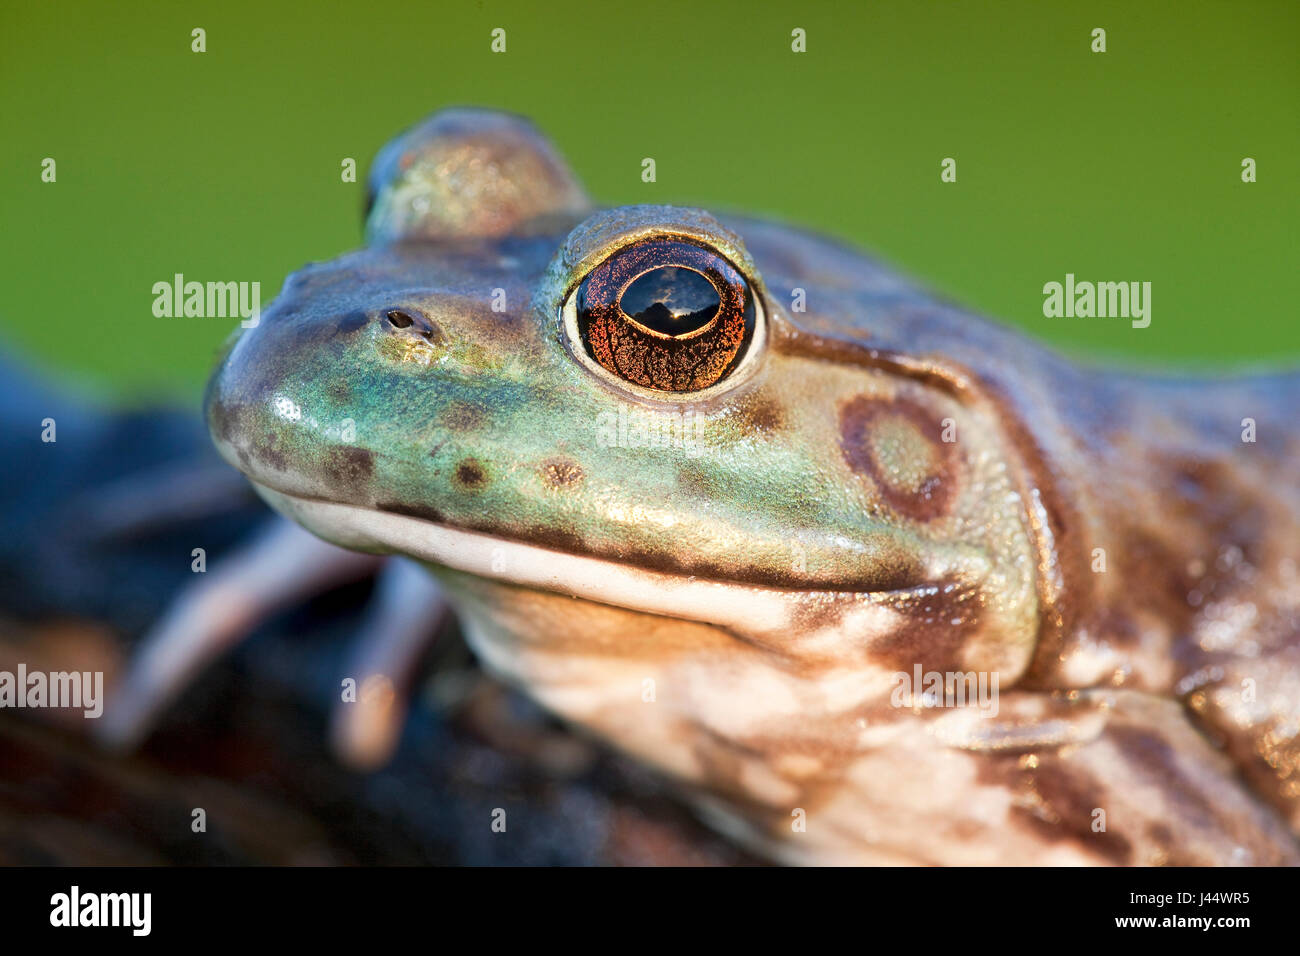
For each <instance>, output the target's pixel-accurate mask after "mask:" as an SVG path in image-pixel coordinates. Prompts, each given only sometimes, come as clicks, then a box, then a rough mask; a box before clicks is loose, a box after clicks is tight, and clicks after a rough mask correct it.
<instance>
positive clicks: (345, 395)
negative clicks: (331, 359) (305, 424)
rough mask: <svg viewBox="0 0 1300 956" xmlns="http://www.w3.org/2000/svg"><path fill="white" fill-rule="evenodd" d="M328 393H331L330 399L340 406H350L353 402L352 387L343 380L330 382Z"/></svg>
mask: <svg viewBox="0 0 1300 956" xmlns="http://www.w3.org/2000/svg"><path fill="white" fill-rule="evenodd" d="M326 391H327V392H328V393H329V397H330V398H332V399H334V401H336V402H338V403H339V404H340V405H349V404H351V402H352V386H351V385H349V384H348V383H347V382H346V381H344V380H343V379H336V380H335V381H333V382H330V384H329V388H328V389H326Z"/></svg>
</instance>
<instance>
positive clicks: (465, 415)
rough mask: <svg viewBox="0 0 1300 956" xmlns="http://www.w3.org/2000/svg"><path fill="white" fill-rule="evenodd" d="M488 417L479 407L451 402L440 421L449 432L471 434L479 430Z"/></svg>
mask: <svg viewBox="0 0 1300 956" xmlns="http://www.w3.org/2000/svg"><path fill="white" fill-rule="evenodd" d="M486 417H487V416H486V415H485V414H484V412H483V409H482V408H480V407H479V406H478V405H471V404H470V403H469V402H450V403H449V404H448V405H447V408H446V409H445V410H444V411H443V413H442V416H441V418H440V421H441V422H442V424H443V425H444V426H446V428H447V429H448V430H449V431H453V432H470V431H474V430H475V429H477V428H479V427H481V426H482V424H483V420H484V419H485V418H486Z"/></svg>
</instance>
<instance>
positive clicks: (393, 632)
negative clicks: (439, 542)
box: [332, 558, 447, 769]
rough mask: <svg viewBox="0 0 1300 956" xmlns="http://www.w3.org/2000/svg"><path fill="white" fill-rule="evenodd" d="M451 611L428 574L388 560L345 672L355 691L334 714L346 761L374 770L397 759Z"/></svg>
mask: <svg viewBox="0 0 1300 956" xmlns="http://www.w3.org/2000/svg"><path fill="white" fill-rule="evenodd" d="M446 613H447V603H446V601H445V600H444V598H443V595H442V589H441V588H440V587H439V586H438V584H437V582H436V581H435V580H434V579H433V577H432V576H431V575H430V574H429V573H428V572H426V571H425V570H424V569H423V568H421V567H420V566H419V565H418V564H416V563H415V562H413V561H407V560H405V559H403V558H393V559H391V560H389V561H388V563H387V564H386V566H385V567H384V571H383V573H382V574H381V575H380V578H379V585H378V587H377V589H376V596H375V599H374V603H373V604H372V605H371V607H370V609H369V611H368V612H367V618H366V622H365V625H364V627H363V634H362V637H361V639H360V640H358V641H357V644H356V651H355V652H354V654H353V656H352V660H351V662H350V665H349V667H348V669H347V671H346V677H348V678H351V679H352V680H354V681H355V686H354V688H353V689H354V690H355V693H354V694H351V695H345V696H344V699H343V702H342V703H341V704H340V705H339V707H338V708H337V709H336V710H335V711H334V725H333V728H332V737H333V743H334V747H335V749H336V751H337V752H338V754H339V756H340V758H341V759H342V760H343V761H344V762H345V763H348V764H349V765H351V766H353V767H357V768H358V769H370V768H373V767H377V766H380V765H382V764H384V763H385V762H387V760H388V758H389V757H390V756H391V755H392V752H393V749H394V748H395V747H396V746H397V739H398V736H399V735H400V733H401V729H402V724H403V722H404V720H405V717H406V703H407V698H408V694H409V689H410V685H411V682H412V678H413V677H414V675H415V672H416V668H417V666H418V665H419V662H420V657H421V655H422V654H423V652H424V650H425V648H426V647H427V646H428V643H429V641H430V639H431V638H432V637H433V635H434V633H435V632H436V630H437V626H438V623H439V622H440V621H441V620H442V618H443V616H444V615H445V614H446Z"/></svg>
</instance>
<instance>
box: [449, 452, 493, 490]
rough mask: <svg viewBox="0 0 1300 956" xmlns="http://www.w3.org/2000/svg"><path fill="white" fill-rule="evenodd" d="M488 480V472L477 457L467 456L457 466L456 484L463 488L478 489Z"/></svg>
mask: <svg viewBox="0 0 1300 956" xmlns="http://www.w3.org/2000/svg"><path fill="white" fill-rule="evenodd" d="M487 480H488V479H487V472H486V471H485V470H484V469H483V465H482V464H481V463H480V462H479V461H478V459H476V458H466V459H465V460H464V461H462V462H461V463H460V464H458V465H457V466H456V484H458V485H460V486H461V487H462V488H465V489H467V490H469V491H477V490H478V489H479V488H482V487H483V486H484V485H485V484H487Z"/></svg>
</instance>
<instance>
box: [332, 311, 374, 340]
mask: <svg viewBox="0 0 1300 956" xmlns="http://www.w3.org/2000/svg"><path fill="white" fill-rule="evenodd" d="M369 324H370V316H369V315H367V314H366V313H365V312H361V311H355V312H348V313H346V314H345V315H341V316H339V321H338V330H339V332H340V333H342V334H343V335H347V334H349V333H351V332H355V331H357V329H360V328H364V327H365V326H367V325H369Z"/></svg>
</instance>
